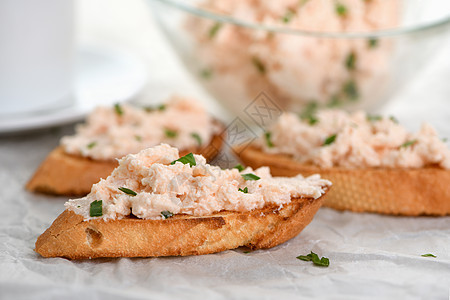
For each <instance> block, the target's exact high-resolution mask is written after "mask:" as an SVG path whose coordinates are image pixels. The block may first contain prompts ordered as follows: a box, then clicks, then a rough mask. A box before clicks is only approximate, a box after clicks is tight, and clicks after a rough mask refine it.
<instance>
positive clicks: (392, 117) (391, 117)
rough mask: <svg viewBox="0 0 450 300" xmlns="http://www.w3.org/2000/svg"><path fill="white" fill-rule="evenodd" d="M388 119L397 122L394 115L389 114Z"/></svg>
mask: <svg viewBox="0 0 450 300" xmlns="http://www.w3.org/2000/svg"><path fill="white" fill-rule="evenodd" d="M389 120H391V121H392V122H394V123H395V124H398V120H397V119H396V118H395V117H394V116H390V117H389Z"/></svg>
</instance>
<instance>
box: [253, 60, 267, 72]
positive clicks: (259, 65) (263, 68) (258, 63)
mask: <svg viewBox="0 0 450 300" xmlns="http://www.w3.org/2000/svg"><path fill="white" fill-rule="evenodd" d="M252 63H253V65H254V66H255V67H256V69H257V70H258V72H259V73H261V74H265V73H266V66H265V65H264V64H263V62H262V61H261V60H260V59H259V58H258V57H256V56H253V57H252Z"/></svg>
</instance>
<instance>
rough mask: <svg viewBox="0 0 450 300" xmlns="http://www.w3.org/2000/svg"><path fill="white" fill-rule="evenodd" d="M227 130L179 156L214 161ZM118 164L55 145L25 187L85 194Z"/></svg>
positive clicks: (58, 192) (78, 194)
mask: <svg viewBox="0 0 450 300" xmlns="http://www.w3.org/2000/svg"><path fill="white" fill-rule="evenodd" d="M223 135H224V131H223V130H222V131H221V133H220V134H216V135H214V136H213V138H212V139H211V142H210V143H209V145H207V146H204V147H199V148H196V149H184V150H182V151H180V156H183V155H186V154H188V153H190V152H193V153H195V154H201V155H203V156H204V157H205V158H206V159H207V160H208V161H210V160H212V159H213V158H214V157H215V156H216V155H217V154H218V153H219V151H220V149H221V148H222V144H223V140H224V136H223ZM117 166H118V162H117V160H94V159H91V158H86V157H82V156H78V155H72V154H68V153H66V152H65V151H64V149H63V147H61V146H59V147H57V148H55V149H54V150H53V151H52V152H50V154H49V155H48V156H47V158H46V159H45V160H44V161H43V162H42V164H41V165H40V166H39V168H38V169H37V171H36V172H35V173H34V175H33V176H32V177H31V179H30V180H29V181H28V183H27V184H26V189H27V190H29V191H32V192H40V193H45V194H53V195H66V196H84V195H86V194H87V193H89V192H90V191H91V187H92V185H93V184H95V183H97V182H98V181H99V180H100V179H101V178H106V177H108V176H109V174H111V172H112V171H113V170H114V169H115V168H116V167H117Z"/></svg>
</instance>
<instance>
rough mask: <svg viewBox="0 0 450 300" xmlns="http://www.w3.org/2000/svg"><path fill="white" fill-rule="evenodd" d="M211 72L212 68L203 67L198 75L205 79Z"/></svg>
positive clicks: (210, 75) (209, 76)
mask: <svg viewBox="0 0 450 300" xmlns="http://www.w3.org/2000/svg"><path fill="white" fill-rule="evenodd" d="M212 74H213V71H212V69H203V70H201V71H200V76H201V77H202V78H205V79H209V78H211V77H212Z"/></svg>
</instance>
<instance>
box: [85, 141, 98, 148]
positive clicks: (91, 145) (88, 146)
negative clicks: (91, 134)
mask: <svg viewBox="0 0 450 300" xmlns="http://www.w3.org/2000/svg"><path fill="white" fill-rule="evenodd" d="M95 146H97V142H92V143H89V144H88V145H87V146H86V147H87V148H88V149H92V148H94V147H95Z"/></svg>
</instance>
